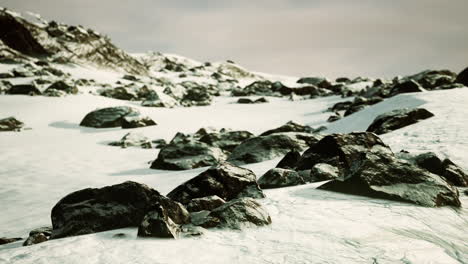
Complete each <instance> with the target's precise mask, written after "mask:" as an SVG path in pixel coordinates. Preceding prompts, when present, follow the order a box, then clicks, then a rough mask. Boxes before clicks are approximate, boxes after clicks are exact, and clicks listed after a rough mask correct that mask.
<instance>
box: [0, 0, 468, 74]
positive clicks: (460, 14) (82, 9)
mask: <svg viewBox="0 0 468 264" xmlns="http://www.w3.org/2000/svg"><path fill="white" fill-rule="evenodd" d="M0 6H4V7H7V8H10V9H13V10H15V11H19V12H25V11H32V12H35V13H39V14H41V15H42V16H43V17H44V18H45V19H47V20H56V21H59V22H64V23H67V24H78V25H83V26H85V27H90V28H93V29H96V30H97V31H99V32H101V33H103V34H106V35H108V36H110V37H111V39H112V40H113V42H114V43H115V44H116V45H117V46H119V47H121V48H123V49H125V50H126V51H128V52H147V51H161V52H166V53H175V54H179V55H182V56H186V57H189V58H193V59H196V60H199V61H202V62H204V61H223V60H228V59H230V60H233V61H235V62H236V63H238V64H240V65H243V66H245V67H246V68H248V69H249V70H253V71H260V72H268V73H276V74H284V75H292V76H326V77H332V78H334V77H339V76H347V77H357V76H364V77H365V76H367V77H387V78H391V77H393V76H396V75H407V74H412V73H417V72H419V71H422V70H425V69H450V70H453V71H455V72H459V71H461V70H462V69H463V68H465V67H468V26H467V25H468V14H467V10H468V1H467V0H353V1H351V0H234V1H233V0H228V1H226V0H191V1H188V0H185V1H183V0H167V1H165V0H133V1H130V0H0Z"/></svg>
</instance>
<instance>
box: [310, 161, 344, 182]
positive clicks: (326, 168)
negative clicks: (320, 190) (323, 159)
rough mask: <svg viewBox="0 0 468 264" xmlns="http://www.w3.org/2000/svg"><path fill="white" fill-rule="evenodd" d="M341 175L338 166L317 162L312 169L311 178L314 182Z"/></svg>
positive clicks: (332, 178)
mask: <svg viewBox="0 0 468 264" xmlns="http://www.w3.org/2000/svg"><path fill="white" fill-rule="evenodd" d="M338 177H339V170H338V168H336V167H334V166H332V165H330V164H327V163H317V164H315V165H314V166H313V167H312V169H311V170H310V177H309V178H310V179H311V181H313V182H318V181H327V180H334V179H336V178H338Z"/></svg>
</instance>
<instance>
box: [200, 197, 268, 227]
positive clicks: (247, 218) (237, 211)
mask: <svg viewBox="0 0 468 264" xmlns="http://www.w3.org/2000/svg"><path fill="white" fill-rule="evenodd" d="M269 224H271V217H270V215H269V213H268V211H267V210H266V209H265V208H264V207H263V206H262V205H261V204H259V203H258V202H257V201H255V200H254V199H252V198H241V199H235V200H232V201H229V202H227V203H225V204H224V205H222V206H220V207H218V208H216V209H214V210H213V211H212V212H211V213H209V215H208V216H207V217H206V219H205V221H204V222H203V224H202V226H206V227H219V228H230V229H237V230H239V229H242V228H245V227H247V228H248V227H257V226H266V225H269Z"/></svg>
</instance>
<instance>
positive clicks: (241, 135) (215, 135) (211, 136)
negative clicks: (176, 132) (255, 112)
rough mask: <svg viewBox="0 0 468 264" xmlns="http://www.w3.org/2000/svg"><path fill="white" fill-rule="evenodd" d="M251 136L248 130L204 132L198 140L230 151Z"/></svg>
mask: <svg viewBox="0 0 468 264" xmlns="http://www.w3.org/2000/svg"><path fill="white" fill-rule="evenodd" d="M253 137H254V135H253V134H252V133H250V132H248V131H220V132H211V133H207V134H205V135H204V136H202V137H201V138H200V142H204V143H206V144H208V145H210V146H213V147H218V148H220V149H222V150H224V151H227V152H231V151H233V150H234V148H236V147H237V146H238V145H239V144H241V143H242V142H244V141H245V140H247V139H250V138H253Z"/></svg>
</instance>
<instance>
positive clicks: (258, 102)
mask: <svg viewBox="0 0 468 264" xmlns="http://www.w3.org/2000/svg"><path fill="white" fill-rule="evenodd" d="M268 102H269V101H268V99H266V98H265V97H260V98H258V99H257V100H255V101H254V103H255V104H262V103H268Z"/></svg>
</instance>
